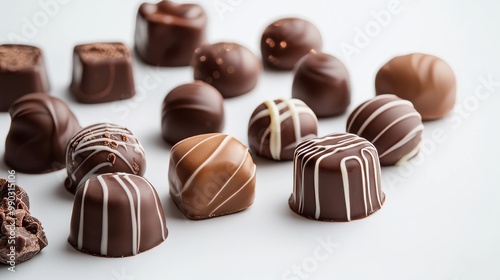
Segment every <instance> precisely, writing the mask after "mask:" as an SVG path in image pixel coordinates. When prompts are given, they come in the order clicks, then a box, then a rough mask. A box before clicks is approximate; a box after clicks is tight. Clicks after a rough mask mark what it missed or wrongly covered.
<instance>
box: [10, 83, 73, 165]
mask: <svg viewBox="0 0 500 280" xmlns="http://www.w3.org/2000/svg"><path fill="white" fill-rule="evenodd" d="M9 112H10V116H11V125H10V130H9V133H8V134H7V138H6V140H5V155H4V160H5V164H7V165H8V166H9V167H11V168H12V169H14V170H16V171H18V172H25V173H45V172H52V171H55V170H59V169H62V168H64V167H65V166H66V161H65V155H66V145H67V144H68V141H69V140H70V139H71V137H73V135H75V134H76V133H77V132H78V131H80V129H81V127H80V124H79V123H78V120H77V119H76V117H75V115H73V113H72V112H71V110H70V109H69V107H68V106H67V105H66V103H64V102H63V101H62V100H60V99H58V98H55V97H52V96H50V95H48V94H45V93H30V94H27V95H24V96H23V97H21V98H19V99H17V100H16V101H15V102H14V104H12V106H11V108H10V110H9Z"/></svg>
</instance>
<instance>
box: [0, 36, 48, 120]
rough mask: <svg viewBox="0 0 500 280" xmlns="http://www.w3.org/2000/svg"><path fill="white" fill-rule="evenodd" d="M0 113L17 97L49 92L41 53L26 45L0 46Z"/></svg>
mask: <svg viewBox="0 0 500 280" xmlns="http://www.w3.org/2000/svg"><path fill="white" fill-rule="evenodd" d="M0 85H1V86H0V112H7V111H8V110H9V107H10V105H11V104H12V103H14V101H15V100H16V99H18V98H19V97H21V96H23V95H25V94H27V93H32V92H45V93H47V92H48V91H49V81H48V78H47V71H46V70H45V64H44V63H43V55H42V51H41V50H40V49H39V48H37V47H33V46H28V45H10V44H7V45H0Z"/></svg>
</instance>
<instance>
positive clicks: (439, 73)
mask: <svg viewBox="0 0 500 280" xmlns="http://www.w3.org/2000/svg"><path fill="white" fill-rule="evenodd" d="M456 87H457V86H456V79H455V74H454V73H453V70H452V69H451V67H450V66H449V65H448V64H447V63H446V62H445V61H444V60H442V59H440V58H438V57H435V56H433V55H429V54H421V53H412V54H408V55H403V56H397V57H395V58H393V59H391V60H390V61H389V62H387V63H386V64H385V65H384V66H383V67H382V68H380V70H379V71H378V73H377V76H376V78H375V91H376V93H377V95H380V94H387V93H390V94H395V95H397V96H399V97H401V98H403V99H406V100H409V101H411V102H412V103H413V106H415V109H416V110H417V111H418V112H419V113H420V115H422V119H423V120H424V121H428V120H435V119H439V118H442V117H444V116H445V115H446V114H448V113H449V112H450V111H451V110H452V109H453V106H454V105H455V99H456Z"/></svg>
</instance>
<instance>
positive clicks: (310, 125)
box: [248, 98, 318, 160]
mask: <svg viewBox="0 0 500 280" xmlns="http://www.w3.org/2000/svg"><path fill="white" fill-rule="evenodd" d="M317 134H318V119H317V118H316V115H314V112H313V111H312V110H311V109H310V108H309V107H307V105H306V104H305V103H304V102H302V101H300V100H298V99H284V98H283V99H276V100H274V101H273V100H267V101H265V102H263V103H262V104H260V105H259V106H257V108H255V110H254V111H253V113H252V115H251V117H250V121H249V123H248V143H249V145H250V150H252V151H253V152H254V153H256V154H258V155H260V156H262V157H265V158H269V159H274V160H292V159H293V152H294V150H295V147H296V146H297V144H299V143H300V142H302V141H304V140H306V139H309V138H312V137H315V136H316V135H317Z"/></svg>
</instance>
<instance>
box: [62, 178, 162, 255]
mask: <svg viewBox="0 0 500 280" xmlns="http://www.w3.org/2000/svg"><path fill="white" fill-rule="evenodd" d="M167 235H168V230H167V225H166V222H165V215H164V213H163V208H162V205H161V201H160V198H159V196H158V194H157V192H156V190H155V188H154V187H153V186H152V185H151V183H150V182H149V181H148V180H146V179H144V178H143V177H141V176H136V175H132V174H127V173H107V174H102V175H98V176H96V177H92V178H91V179H89V180H87V181H85V183H84V184H82V187H81V188H79V189H78V191H77V192H76V194H75V201H74V204H73V213H72V216H71V225H70V235H69V238H68V242H69V243H70V244H71V245H72V246H73V247H74V248H75V249H77V250H78V251H81V252H83V253H87V254H91V255H96V256H103V257H127V256H134V255H137V254H139V253H142V252H144V251H146V250H149V249H151V248H153V247H155V246H157V245H159V244H161V243H162V242H163V241H164V240H165V239H166V238H167Z"/></svg>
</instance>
